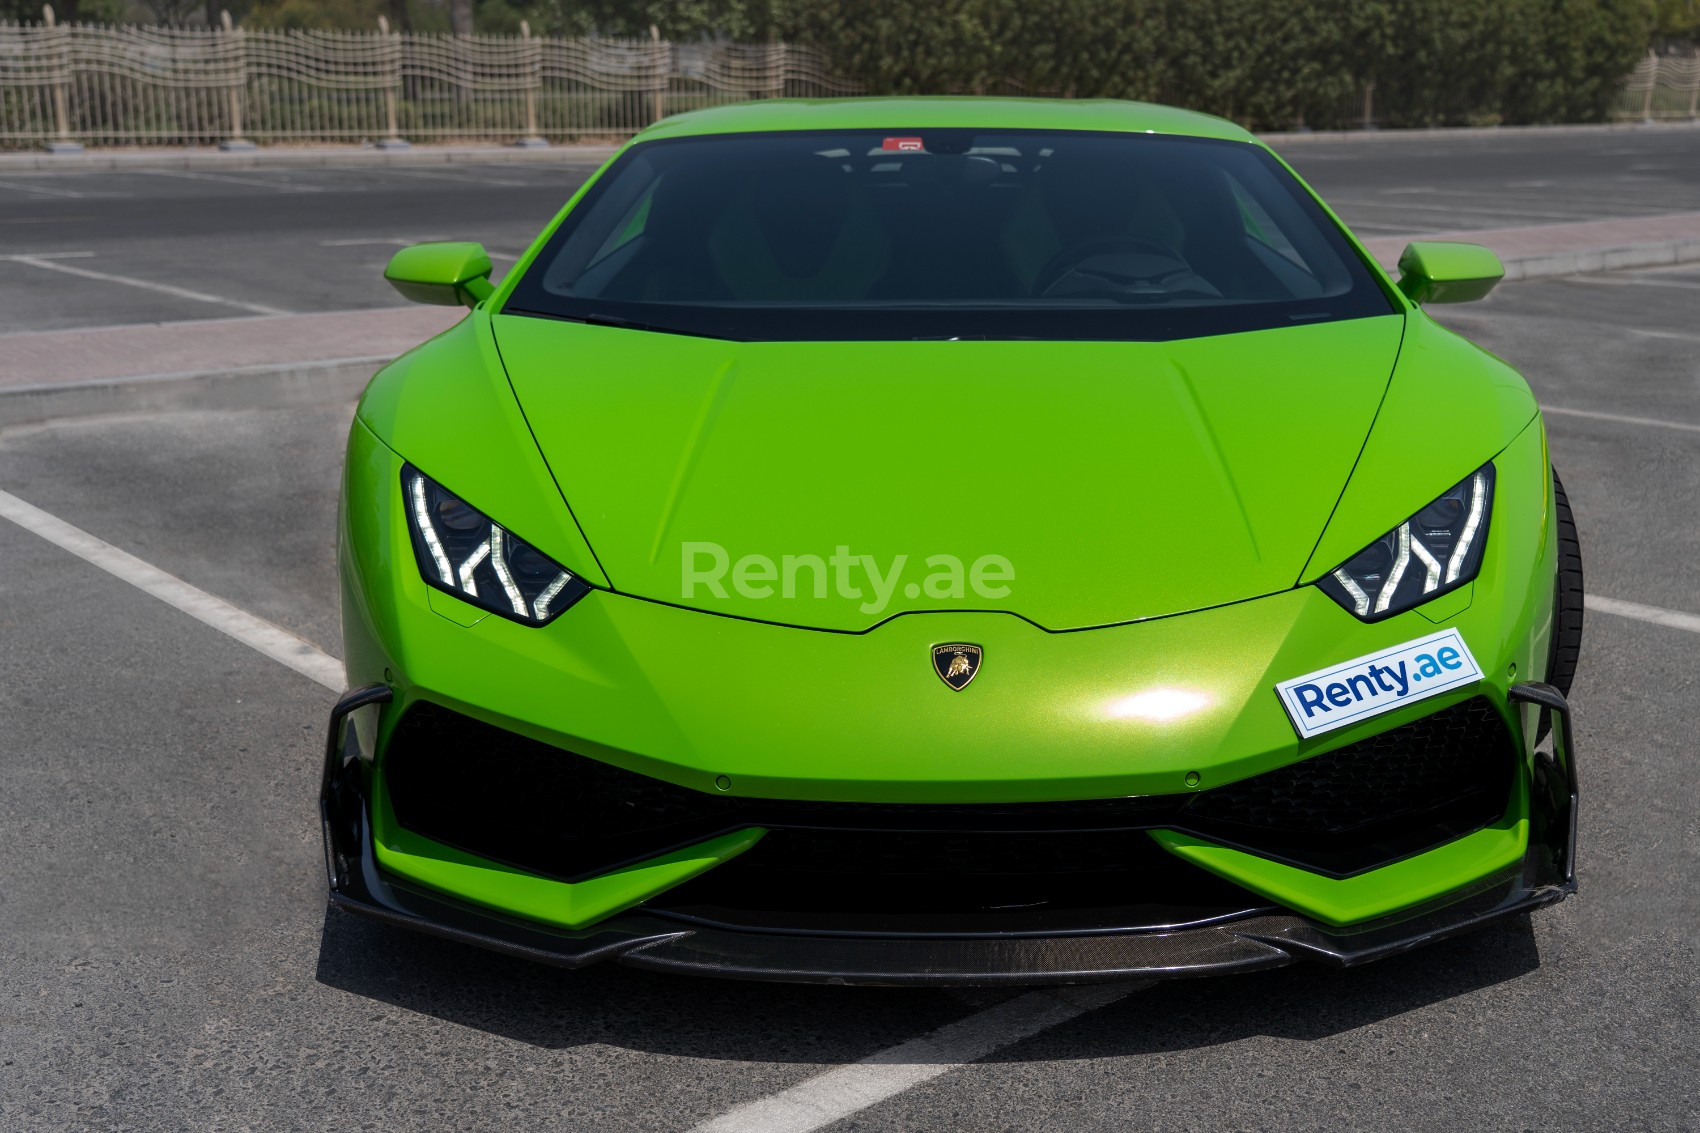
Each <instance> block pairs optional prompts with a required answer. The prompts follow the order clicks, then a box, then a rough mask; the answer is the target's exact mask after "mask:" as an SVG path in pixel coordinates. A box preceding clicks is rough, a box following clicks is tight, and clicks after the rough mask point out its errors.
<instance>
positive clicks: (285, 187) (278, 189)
mask: <svg viewBox="0 0 1700 1133" xmlns="http://www.w3.org/2000/svg"><path fill="white" fill-rule="evenodd" d="M137 172H138V173H145V174H147V175H148V176H149V177H176V178H179V179H180V180H183V181H217V182H220V183H221V184H225V185H243V186H246V187H247V188H250V189H270V190H272V192H274V193H322V192H324V191H325V190H324V186H322V185H291V184H288V183H284V184H279V183H278V182H276V181H263V180H260V179H259V178H257V177H232V176H230V175H228V174H224V173H188V172H185V171H184V170H181V169H139V170H137Z"/></svg>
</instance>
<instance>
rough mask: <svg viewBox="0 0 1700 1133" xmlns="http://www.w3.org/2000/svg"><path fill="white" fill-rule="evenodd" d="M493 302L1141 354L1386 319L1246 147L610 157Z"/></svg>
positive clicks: (1121, 143) (616, 321)
mask: <svg viewBox="0 0 1700 1133" xmlns="http://www.w3.org/2000/svg"><path fill="white" fill-rule="evenodd" d="M505 310H506V311H508V312H509V313H517V314H533V315H541V316H546V317H551V318H561V319H573V320H580V321H585V322H593V323H599V324H605V325H613V326H631V327H637V328H641V329H649V330H659V331H670V332H673V333H679V334H691V335H700V336H706V337H714V338H728V339H736V340H747V341H759V340H769V341H772V340H787V341H797V340H810V339H814V340H850V339H916V338H945V339H949V338H999V339H1012V338H1034V339H1137V340H1163V339H1174V338H1187V337H1196V336H1202V335H1212V334H1227V333H1231V332H1235V331H1245V330H1257V329H1263V328H1268V327H1279V326H1291V325H1295V324H1301V323H1316V322H1323V321H1329V320H1335V319H1351V318H1362V317H1365V316H1369V315H1385V314H1387V313H1389V312H1390V311H1391V310H1393V308H1392V306H1391V304H1390V302H1389V300H1388V299H1387V297H1386V296H1385V295H1384V294H1383V293H1382V291H1381V289H1380V288H1379V287H1378V285H1377V284H1376V282H1375V281H1374V280H1373V279H1372V278H1371V276H1370V273H1369V271H1368V269H1367V268H1366V267H1365V266H1364V264H1363V263H1362V261H1361V260H1360V259H1359V257H1358V256H1357V255H1356V253H1355V252H1354V251H1353V250H1352V248H1351V247H1350V246H1349V245H1348V244H1347V242H1346V240H1345V238H1344V237H1343V235H1342V234H1341V232H1340V230H1339V228H1338V226H1337V225H1336V224H1335V223H1334V222H1333V221H1332V220H1330V219H1329V217H1328V216H1327V214H1326V213H1324V212H1323V210H1322V209H1321V208H1320V207H1318V206H1317V204H1316V202H1315V201H1314V200H1312V199H1311V198H1310V196H1309V195H1308V194H1307V193H1305V192H1304V190H1303V189H1302V188H1301V187H1300V186H1299V185H1298V184H1297V182H1296V181H1295V180H1294V179H1293V177H1292V175H1291V174H1290V173H1288V172H1287V171H1286V169H1284V168H1283V167H1282V166H1281V164H1280V163H1279V162H1278V161H1276V160H1275V159H1274V157H1273V156H1272V155H1270V154H1269V153H1267V152H1266V151H1264V150H1263V149H1261V148H1260V147H1258V146H1255V145H1250V144H1246V143H1242V142H1229V141H1216V140H1210V139H1203V138H1177V137H1162V136H1156V135H1145V134H1111V133H1084V132H1036V131H971V130H960V129H956V130H928V129H913V130H884V131H857V132H850V133H830V134H828V133H821V134H816V133H802V132H786V133H769V134H725V135H715V136H706V137H692V138H681V139H674V140H666V141H656V142H647V143H643V144H640V145H637V146H634V147H632V148H631V149H630V150H628V151H627V152H626V153H625V154H624V155H623V156H622V157H621V158H620V159H619V160H618V161H617V162H615V163H614V165H613V166H612V167H611V168H610V169H608V170H607V171H606V172H605V173H604V174H603V175H602V177H601V178H599V179H598V180H597V182H596V183H595V184H594V185H593V186H592V187H591V188H590V190H589V191H588V192H587V193H586V194H585V196H584V198H583V199H582V200H581V201H580V202H579V204H578V206H577V207H575V208H574V209H573V210H572V212H571V213H570V214H569V215H568V216H567V217H566V219H565V220H564V221H563V222H562V224H561V226H560V228H559V229H557V230H556V232H555V233H554V234H553V236H551V237H550V239H549V242H548V244H547V245H546V247H545V248H544V249H543V251H542V254H541V255H539V256H538V258H537V259H536V261H535V262H533V263H532V265H531V266H530V268H529V269H528V270H527V272H526V273H525V276H524V278H523V279H521V280H520V282H519V284H518V285H517V286H516V288H515V290H514V292H513V294H512V296H511V297H510V298H509V300H508V302H507V304H506V307H505Z"/></svg>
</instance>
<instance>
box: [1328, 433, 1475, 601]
mask: <svg viewBox="0 0 1700 1133" xmlns="http://www.w3.org/2000/svg"><path fill="white" fill-rule="evenodd" d="M1492 511H1493V465H1492V464H1484V465H1482V466H1481V468H1479V469H1477V470H1476V471H1475V472H1474V473H1473V474H1472V475H1471V476H1470V477H1469V478H1467V479H1466V480H1464V481H1463V482H1461V483H1459V484H1458V485H1456V486H1455V487H1453V488H1452V489H1451V490H1450V491H1448V492H1445V493H1443V494H1442V495H1441V496H1440V498H1439V499H1437V500H1435V501H1434V502H1433V503H1432V504H1429V505H1428V506H1427V507H1425V508H1423V510H1421V511H1419V512H1418V513H1417V514H1416V515H1413V516H1412V517H1411V518H1410V519H1407V520H1406V521H1405V522H1404V523H1401V524H1400V525H1399V526H1397V527H1395V528H1394V529H1393V530H1391V531H1389V532H1388V533H1387V534H1385V535H1383V536H1382V537H1381V538H1379V539H1377V540H1376V541H1375V542H1373V543H1371V544H1370V545H1369V546H1367V547H1365V548H1364V549H1363V550H1361V551H1359V552H1358V553H1357V554H1355V555H1353V556H1352V557H1351V558H1349V559H1347V560H1346V561H1345V562H1344V563H1341V564H1340V565H1339V566H1338V567H1336V568H1335V569H1334V570H1333V571H1331V572H1330V573H1329V574H1328V575H1327V576H1326V577H1324V578H1322V579H1321V580H1319V581H1318V582H1317V585H1318V586H1319V587H1321V588H1322V590H1323V592H1324V593H1326V594H1327V595H1328V596H1329V597H1330V598H1332V599H1334V600H1335V601H1336V602H1338V603H1340V605H1342V606H1344V607H1346V609H1348V610H1350V611H1351V612H1352V613H1353V614H1355V615H1357V616H1358V617H1360V618H1362V619H1363V620H1364V621H1366V622H1373V621H1379V620H1381V619H1382V618H1387V617H1392V616H1393V615H1394V614H1398V613H1402V612H1404V611H1405V610H1409V609H1410V608H1411V607H1413V606H1420V605H1421V604H1422V603H1424V602H1427V601H1428V600H1429V599H1430V598H1436V597H1439V596H1440V595H1442V594H1445V593H1446V592H1447V591H1449V590H1455V589H1457V588H1458V587H1460V586H1462V585H1464V584H1465V583H1466V582H1469V581H1470V580H1471V579H1473V578H1475V577H1476V572H1477V571H1478V570H1480V569H1481V565H1482V548H1483V547H1484V546H1485V545H1486V544H1487V528H1488V516H1489V515H1490V514H1491V513H1492Z"/></svg>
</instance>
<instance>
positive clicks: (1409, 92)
mask: <svg viewBox="0 0 1700 1133" xmlns="http://www.w3.org/2000/svg"><path fill="white" fill-rule="evenodd" d="M1653 17H1654V11H1653V5H1652V4H1651V3H1650V2H1649V0H937V2H935V3H929V4H916V3H915V2H914V0H843V2H841V3H831V4H828V3H820V2H818V0H810V2H806V3H805V2H802V0H789V2H786V0H780V6H777V7H775V8H774V9H773V10H772V12H771V24H772V28H773V30H774V31H775V32H777V33H778V34H780V35H783V36H786V37H787V38H793V39H797V40H800V41H802V42H807V43H811V44H813V45H815V46H817V47H819V48H821V49H823V50H824V51H825V52H826V53H827V55H828V57H829V58H830V59H831V61H832V65H833V67H834V68H835V69H836V70H837V71H838V72H839V73H840V74H842V75H844V76H845V77H847V78H852V79H858V80H860V81H862V82H864V83H866V84H867V85H868V87H869V89H870V90H871V91H873V92H876V93H881V94H886V93H890V94H903V93H936V92H941V91H958V92H974V91H981V90H991V89H1007V87H1008V86H1009V85H1010V84H1014V85H1016V86H1017V87H1018V88H1020V89H1025V90H1028V91H1031V92H1033V93H1036V94H1037V93H1045V94H1070V95H1074V96H1077V97H1111V98H1143V99H1154V100H1158V101H1162V102H1167V103H1173V104H1176V105H1180V106H1188V107H1192V108H1195V109H1198V110H1205V111H1209V112H1212V113H1215V114H1221V115H1224V116H1225V117H1229V118H1234V119H1236V120H1238V121H1241V122H1244V123H1246V124H1248V125H1251V126H1255V127H1261V128H1279V127H1290V126H1294V125H1298V124H1304V125H1309V126H1313V127H1317V128H1328V127H1333V126H1341V125H1348V124H1353V123H1355V122H1356V121H1357V120H1358V119H1360V118H1361V115H1362V108H1363V89H1364V86H1365V84H1366V83H1370V82H1373V83H1374V116H1375V118H1376V120H1377V121H1378V122H1380V123H1381V124H1384V125H1389V126H1435V125H1485V124H1491V123H1496V122H1505V123H1524V122H1580V121H1596V120H1600V119H1603V118H1605V117H1606V115H1607V111H1608V108H1609V105H1610V102H1611V98H1612V94H1613V92H1614V91H1615V89H1616V87H1617V85H1618V83H1619V82H1620V81H1621V80H1622V78H1623V76H1624V75H1625V74H1627V73H1628V72H1629V71H1630V70H1631V69H1632V68H1633V67H1634V65H1635V62H1636V60H1637V59H1638V58H1639V56H1640V54H1641V53H1642V52H1643V51H1645V50H1646V46H1647V42H1648V37H1649V35H1650V34H1651V32H1652V28H1653Z"/></svg>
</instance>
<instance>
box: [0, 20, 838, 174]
mask: <svg viewBox="0 0 1700 1133" xmlns="http://www.w3.org/2000/svg"><path fill="white" fill-rule="evenodd" d="M855 93H858V88H857V87H856V85H855V84H853V83H847V82H842V81H839V80H837V79H834V78H833V77H832V76H830V75H828V74H827V73H826V71H825V69H824V67H823V66H822V64H821V61H820V58H819V56H817V55H816V54H815V53H814V52H812V51H809V50H807V49H804V48H799V47H793V46H788V45H786V44H768V45H759V46H747V45H730V44H703V45H678V44H672V43H667V42H665V41H662V40H660V39H645V40H608V39H554V38H543V37H533V36H530V35H522V36H459V37H457V36H442V35H411V34H392V33H388V32H384V31H374V32H371V33H363V32H267V31H245V30H243V29H241V28H230V27H225V28H212V29H198V28H189V29H176V28H173V29H163V28H149V27H92V26H87V25H75V24H73V25H59V26H54V25H51V24H31V25H18V24H0V148H19V147H26V146H39V145H42V144H45V143H51V142H55V141H77V142H82V143H87V144H90V145H159V144H167V145H204V144H211V143H217V142H230V141H238V140H246V139H251V140H253V141H256V142H285V141H297V142H342V141H362V140H369V141H377V142H382V141H385V140H392V141H394V140H414V141H448V140H468V139H479V140H492V139H518V138H543V139H547V140H554V141H566V140H571V139H575V138H602V137H620V136H624V135H629V134H632V133H635V132H636V131H637V130H640V129H642V128H643V127H644V126H647V125H648V124H649V123H651V122H653V121H655V120H656V119H657V118H660V117H664V116H665V115H668V114H674V113H677V112H679V111H681V110H690V109H694V108H696V107H699V106H709V105H713V104H716V103H722V102H735V101H739V100H744V99H751V98H776V97H828V96H834V95H846V94H855Z"/></svg>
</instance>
